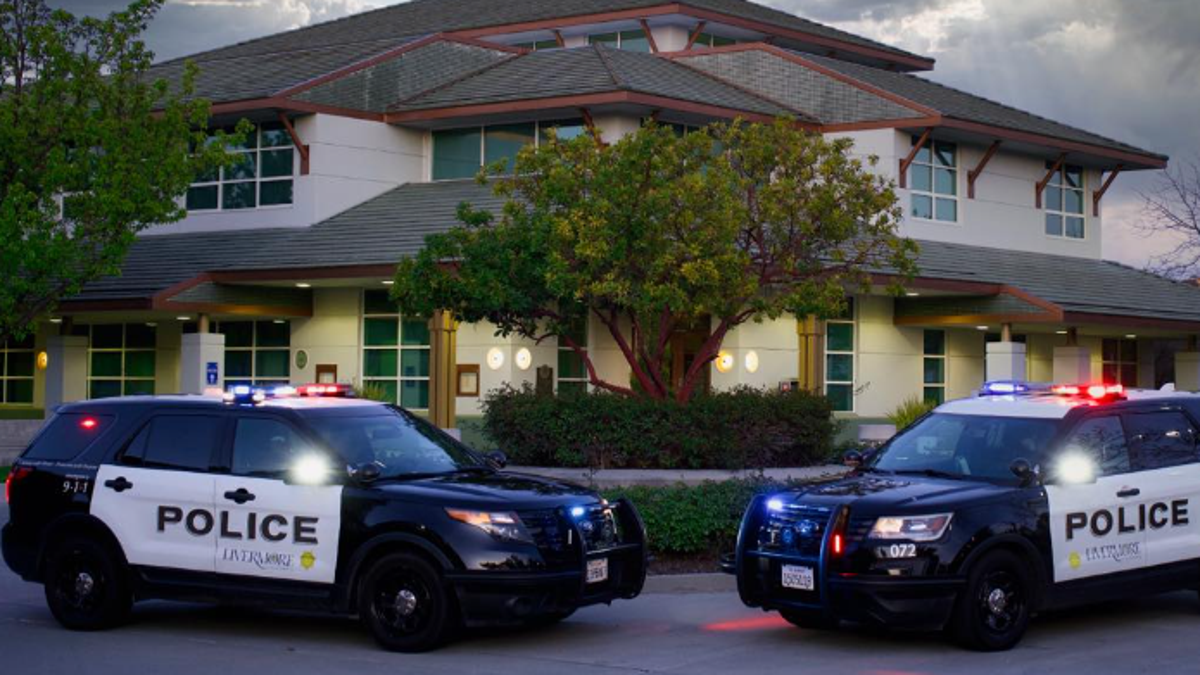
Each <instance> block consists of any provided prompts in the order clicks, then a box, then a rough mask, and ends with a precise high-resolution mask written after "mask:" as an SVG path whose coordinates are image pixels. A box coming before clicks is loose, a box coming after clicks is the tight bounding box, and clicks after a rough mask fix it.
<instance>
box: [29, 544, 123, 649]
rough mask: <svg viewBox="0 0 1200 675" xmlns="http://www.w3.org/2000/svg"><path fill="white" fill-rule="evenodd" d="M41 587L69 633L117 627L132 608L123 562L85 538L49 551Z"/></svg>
mask: <svg viewBox="0 0 1200 675" xmlns="http://www.w3.org/2000/svg"><path fill="white" fill-rule="evenodd" d="M44 586H45V591H46V604H47V605H49V606H50V613H51V614H53V615H54V618H55V619H56V620H57V621H58V622H59V623H60V624H62V625H63V627H64V628H67V629H69V630H81V631H95V630H104V629H107V628H113V627H116V626H119V625H121V624H122V623H124V622H125V621H126V620H128V619H129V613H130V610H131V609H132V608H133V594H132V592H131V591H130V588H129V576H128V573H127V570H126V569H125V565H124V562H123V561H121V560H120V558H119V557H118V556H117V555H115V554H114V553H113V552H112V550H111V549H110V548H109V547H108V546H105V545H103V544H101V543H99V542H97V541H95V540H94V539H91V538H88V537H81V536H72V537H68V538H66V539H64V540H62V541H61V542H59V543H58V544H56V545H54V546H53V547H52V548H51V549H50V551H49V553H48V556H47V560H46V575H45V582H44Z"/></svg>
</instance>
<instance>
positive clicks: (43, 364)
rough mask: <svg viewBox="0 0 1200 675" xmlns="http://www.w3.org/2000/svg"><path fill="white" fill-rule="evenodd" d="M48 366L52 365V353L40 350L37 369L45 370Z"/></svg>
mask: <svg viewBox="0 0 1200 675" xmlns="http://www.w3.org/2000/svg"><path fill="white" fill-rule="evenodd" d="M48 367H50V355H49V354H47V353H46V352H38V355H37V369H38V370H45V369H46V368H48Z"/></svg>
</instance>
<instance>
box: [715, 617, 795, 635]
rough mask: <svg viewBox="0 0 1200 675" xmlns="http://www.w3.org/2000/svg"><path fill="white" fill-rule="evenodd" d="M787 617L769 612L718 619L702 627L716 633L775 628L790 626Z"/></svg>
mask: <svg viewBox="0 0 1200 675" xmlns="http://www.w3.org/2000/svg"><path fill="white" fill-rule="evenodd" d="M790 625H791V624H789V623H788V622H787V620H786V619H784V618H783V617H782V616H779V615H778V614H767V615H765V616H756V617H752V618H749V619H734V620H733V621H716V622H713V623H706V624H704V625H703V626H701V629H703V630H706V631H710V632H714V633H735V632H741V631H752V630H774V629H777V628H786V627H787V626H790Z"/></svg>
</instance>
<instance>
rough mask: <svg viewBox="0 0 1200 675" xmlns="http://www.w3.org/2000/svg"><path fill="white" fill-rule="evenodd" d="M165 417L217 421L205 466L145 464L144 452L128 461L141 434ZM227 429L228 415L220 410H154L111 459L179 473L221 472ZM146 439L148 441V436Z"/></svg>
mask: <svg viewBox="0 0 1200 675" xmlns="http://www.w3.org/2000/svg"><path fill="white" fill-rule="evenodd" d="M165 417H204V418H210V419H214V420H216V421H217V424H218V428H217V433H216V444H215V445H214V446H213V448H212V450H211V452H210V453H209V457H208V467H207V468H204V469H196V468H185V467H178V466H161V465H157V464H147V463H146V461H145V460H146V458H145V454H144V453H143V455H142V456H141V457H140V458H138V461H136V462H135V461H128V460H129V451H130V449H131V448H133V445H134V444H135V443H137V441H138V439H140V438H141V437H142V434H143V433H144V432H146V431H147V430H150V429H151V426H152V425H153V424H154V422H155V421H156V420H160V419H162V418H165ZM229 429H230V428H229V416H228V415H225V414H222V413H221V412H217V411H212V410H185V409H171V408H164V409H161V410H155V411H154V412H153V413H151V414H150V415H149V416H147V417H146V419H144V420H142V421H141V423H140V424H138V425H137V427H136V428H135V429H134V430H133V432H132V433H131V434H130V435H129V437H128V438H127V439H126V440H125V441H124V442H123V443H122V444H121V450H120V452H118V453H117V455H116V456H115V457H114V458H113V461H114V462H115V463H116V464H118V465H120V466H127V467H132V468H138V469H147V470H152V471H175V472H179V473H195V474H205V475H214V474H217V473H220V472H222V471H223V470H224V469H225V467H224V465H223V464H222V459H223V457H224V455H225V454H226V448H227V446H228V445H229V441H230V438H229ZM147 441H149V439H148V438H147Z"/></svg>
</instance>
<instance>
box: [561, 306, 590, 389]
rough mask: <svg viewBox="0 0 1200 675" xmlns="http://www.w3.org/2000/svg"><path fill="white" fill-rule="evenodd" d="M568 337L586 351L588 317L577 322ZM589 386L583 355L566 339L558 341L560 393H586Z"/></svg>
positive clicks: (568, 332)
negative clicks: (569, 344)
mask: <svg viewBox="0 0 1200 675" xmlns="http://www.w3.org/2000/svg"><path fill="white" fill-rule="evenodd" d="M567 337H569V338H570V339H571V341H572V342H574V343H575V344H577V345H579V346H580V347H581V348H583V350H584V351H585V352H586V351H587V347H588V322H587V317H586V316H585V317H582V318H581V319H580V320H579V321H577V322H575V323H574V324H573V325H572V326H571V329H570V330H569V331H567ZM587 387H588V374H587V367H586V366H585V365H584V362H583V357H582V356H580V355H579V353H577V352H576V351H575V350H574V349H571V348H570V347H568V346H567V343H566V340H559V341H558V393H560V394H566V393H584V392H586V391H587Z"/></svg>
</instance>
